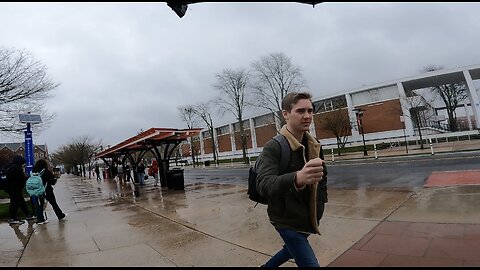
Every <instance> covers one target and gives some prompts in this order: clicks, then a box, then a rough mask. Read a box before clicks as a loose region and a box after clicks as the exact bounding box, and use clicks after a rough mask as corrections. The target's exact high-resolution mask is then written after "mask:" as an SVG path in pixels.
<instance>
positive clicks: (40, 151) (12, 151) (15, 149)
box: [0, 142, 48, 160]
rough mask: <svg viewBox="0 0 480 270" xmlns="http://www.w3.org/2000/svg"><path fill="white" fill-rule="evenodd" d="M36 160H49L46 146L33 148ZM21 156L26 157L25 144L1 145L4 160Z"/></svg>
mask: <svg viewBox="0 0 480 270" xmlns="http://www.w3.org/2000/svg"><path fill="white" fill-rule="evenodd" d="M33 153H34V160H38V159H47V160H48V148H47V146H46V145H34V146H33ZM16 155H20V156H23V157H25V143H24V142H23V143H0V156H1V157H2V160H3V158H7V159H8V158H10V157H12V156H16Z"/></svg>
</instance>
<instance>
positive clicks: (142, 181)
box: [138, 173, 145, 186]
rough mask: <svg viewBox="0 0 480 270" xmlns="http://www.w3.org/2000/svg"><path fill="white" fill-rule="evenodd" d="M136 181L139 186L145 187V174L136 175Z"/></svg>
mask: <svg viewBox="0 0 480 270" xmlns="http://www.w3.org/2000/svg"><path fill="white" fill-rule="evenodd" d="M138 181H139V183H140V185H142V186H143V185H145V173H138Z"/></svg>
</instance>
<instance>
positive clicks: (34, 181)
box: [25, 169, 45, 196]
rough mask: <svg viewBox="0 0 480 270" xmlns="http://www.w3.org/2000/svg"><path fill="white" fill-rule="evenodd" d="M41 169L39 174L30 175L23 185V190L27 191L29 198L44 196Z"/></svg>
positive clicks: (32, 173)
mask: <svg viewBox="0 0 480 270" xmlns="http://www.w3.org/2000/svg"><path fill="white" fill-rule="evenodd" d="M44 170H45V169H43V170H42V171H41V172H39V173H34V172H31V173H30V177H29V178H28V179H27V183H26V184H25V189H26V190H27V193H28V195H30V196H43V195H44V194H45V186H44V185H43V181H42V174H43V171H44Z"/></svg>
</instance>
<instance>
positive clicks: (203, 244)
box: [0, 175, 480, 266]
mask: <svg viewBox="0 0 480 270" xmlns="http://www.w3.org/2000/svg"><path fill="white" fill-rule="evenodd" d="M149 182H150V183H148V182H147V183H148V184H147V185H146V186H144V187H141V190H140V191H141V195H140V196H139V197H136V198H135V197H133V196H132V191H131V189H130V188H129V187H121V186H120V185H118V184H117V183H116V182H115V181H114V180H107V181H106V182H103V181H102V182H100V183H98V182H97V181H96V180H94V179H85V178H79V177H74V176H71V175H63V176H62V177H61V178H60V179H59V181H58V183H57V186H56V187H55V193H56V195H57V199H58V201H59V205H60V207H61V208H62V210H64V211H65V212H67V213H69V216H68V217H67V219H66V220H65V221H58V220H57V219H56V217H55V215H54V213H53V211H52V210H51V207H47V215H48V219H49V221H50V223H49V224H46V225H36V224H33V223H30V224H29V223H25V224H22V225H20V226H10V225H8V224H6V223H0V241H1V242H0V253H1V254H0V255H1V258H2V259H1V262H0V265H1V266H258V265H260V264H262V263H264V262H265V261H266V260H268V259H269V258H270V257H271V256H272V255H273V254H275V253H276V251H277V250H278V249H280V247H281V246H282V241H281V239H280V238H279V236H278V235H277V234H276V232H275V231H274V229H273V227H272V226H271V225H270V223H269V222H268V217H267V214H266V206H264V205H258V206H257V207H255V208H254V207H253V206H254V204H253V203H252V202H251V201H250V200H249V199H248V198H247V196H246V186H242V185H226V184H205V183H200V184H188V183H187V184H186V186H185V190H166V191H162V190H161V189H160V188H157V187H153V185H152V183H151V181H149ZM479 203H480V186H479V185H469V186H464V185H456V186H446V187H429V188H423V189H420V190H418V191H415V192H413V191H407V190H403V191H402V190H392V189H373V188H371V189H355V190H350V189H329V202H328V204H327V205H326V210H325V214H324V218H323V219H322V220H321V224H320V230H321V233H322V236H312V237H310V238H309V240H310V241H311V244H312V247H313V248H314V250H315V253H316V254H317V257H318V259H319V262H320V264H321V265H322V266H387V265H388V266H414V265H421V266H427V265H428V266H450V265H459V266H467V265H469V266H474V265H476V266H478V265H480V260H479V259H478V250H480V241H479V240H480V211H478V207H477V206H478V204H479ZM294 265H295V264H294V263H292V262H288V263H287V264H286V266H294Z"/></svg>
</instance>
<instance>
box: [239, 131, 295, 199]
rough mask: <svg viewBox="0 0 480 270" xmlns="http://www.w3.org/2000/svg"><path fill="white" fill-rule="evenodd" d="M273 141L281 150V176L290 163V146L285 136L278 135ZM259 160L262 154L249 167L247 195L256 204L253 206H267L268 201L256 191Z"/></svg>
mask: <svg viewBox="0 0 480 270" xmlns="http://www.w3.org/2000/svg"><path fill="white" fill-rule="evenodd" d="M273 139H274V140H275V141H277V142H278V143H279V144H280V146H281V148H282V152H281V153H282V154H281V155H282V156H281V161H280V174H283V173H284V172H285V171H286V170H287V166H288V163H289V162H290V144H288V141H287V138H285V136H283V135H282V134H278V135H277V136H275V137H273ZM261 160H262V154H260V155H259V156H258V158H257V160H256V161H255V165H254V166H252V167H250V170H249V171H248V190H247V194H248V198H249V199H250V200H252V201H254V202H256V204H255V206H257V204H259V203H261V204H268V199H267V198H265V197H263V196H262V195H260V194H259V193H258V190H257V170H258V166H259V164H260V163H261ZM255 206H254V207H255Z"/></svg>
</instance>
